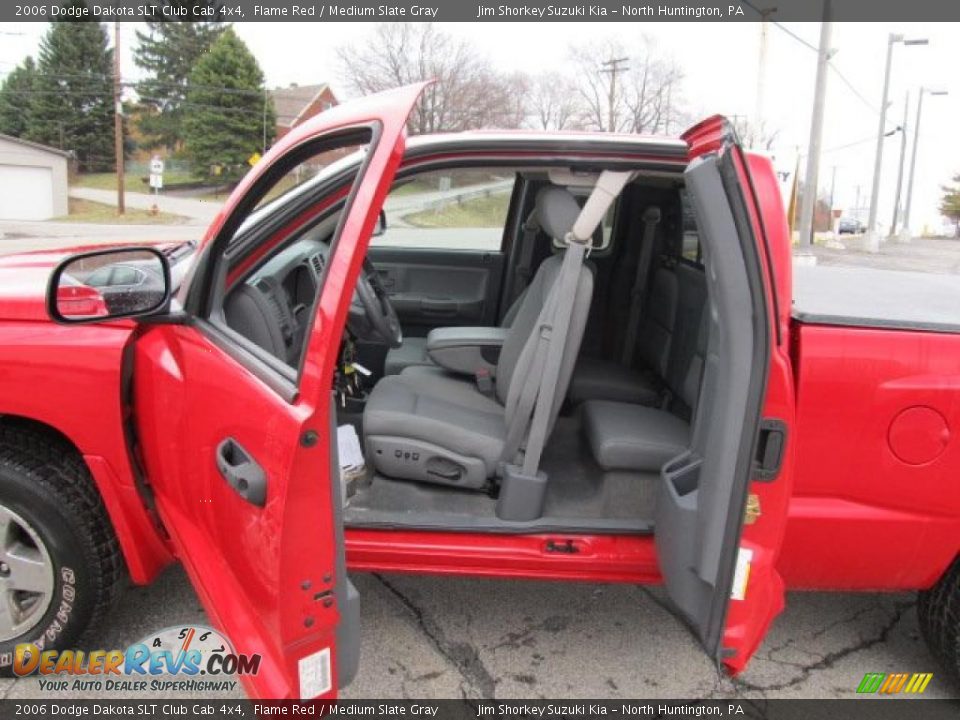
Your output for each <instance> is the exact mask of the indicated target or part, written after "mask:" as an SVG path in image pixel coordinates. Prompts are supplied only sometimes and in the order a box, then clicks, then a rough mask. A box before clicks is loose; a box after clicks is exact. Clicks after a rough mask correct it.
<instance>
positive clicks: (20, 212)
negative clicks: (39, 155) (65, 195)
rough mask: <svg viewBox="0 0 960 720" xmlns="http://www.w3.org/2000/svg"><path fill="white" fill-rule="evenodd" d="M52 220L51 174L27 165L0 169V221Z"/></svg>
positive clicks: (44, 169) (0, 166)
mask: <svg viewBox="0 0 960 720" xmlns="http://www.w3.org/2000/svg"><path fill="white" fill-rule="evenodd" d="M51 217H53V170H52V169H51V168H46V167H35V166H30V165H0V220H47V219H48V218H51Z"/></svg>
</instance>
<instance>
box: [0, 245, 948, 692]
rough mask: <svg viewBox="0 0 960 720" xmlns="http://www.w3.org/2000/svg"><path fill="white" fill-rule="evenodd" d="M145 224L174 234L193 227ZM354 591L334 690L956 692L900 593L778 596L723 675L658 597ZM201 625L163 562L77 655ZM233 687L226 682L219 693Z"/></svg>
mask: <svg viewBox="0 0 960 720" xmlns="http://www.w3.org/2000/svg"><path fill="white" fill-rule="evenodd" d="M0 229H2V228H0ZM153 231H154V232H157V233H161V234H162V233H171V235H172V234H173V233H174V232H176V231H180V233H181V235H189V234H190V232H192V231H193V228H192V227H173V228H159V229H157V228H154V229H153ZM6 232H7V236H6V237H0V254H5V253H8V252H13V251H18V250H23V249H27V248H30V247H33V248H42V247H56V246H62V245H68V244H70V245H72V244H75V243H76V242H77V241H78V240H82V241H87V240H88V239H96V230H95V229H94V230H91V229H89V228H87V229H84V230H83V231H82V232H83V233H86V235H84V236H83V237H78V235H77V232H80V231H77V232H74V233H73V234H71V233H69V232H67V231H65V230H59V231H58V230H57V229H56V228H51V232H50V234H49V235H47V236H41V235H37V234H35V233H34V234H33V235H31V234H29V233H23V232H20V233H19V234H16V233H15V232H14V231H13V230H12V229H11V228H7V229H6ZM122 232H123V233H124V234H125V235H126V236H127V237H130V236H132V235H133V234H134V233H133V232H132V230H131V228H124V229H123V230H122ZM114 237H116V236H114ZM164 237H167V236H166V235H164ZM816 254H817V256H818V262H819V263H821V264H825V265H841V266H844V265H848V266H858V267H862V266H870V267H879V268H886V269H910V270H913V271H923V272H939V273H950V274H957V273H960V242H957V241H952V240H919V241H916V242H914V243H913V244H912V245H910V246H900V245H889V246H885V247H884V249H883V251H882V252H881V253H880V254H879V255H868V254H866V253H862V252H860V251H858V250H857V249H856V248H855V246H854V245H853V244H852V243H851V246H850V247H849V248H848V249H847V250H845V251H840V250H826V249H823V248H818V249H817V250H816ZM355 582H356V584H357V586H358V588H359V589H360V592H361V600H362V660H361V669H360V673H359V676H358V677H357V678H356V680H355V682H354V683H353V684H352V685H351V686H350V687H348V688H347V689H346V690H345V691H344V693H343V694H344V696H346V697H352V698H405V697H411V698H414V697H416V698H446V697H454V698H459V697H469V698H493V697H497V698H511V697H516V698H521V697H523V698H529V697H541V696H542V697H578V698H598V697H600V698H621V697H623V698H628V697H629V698H647V697H662V698H683V697H707V698H732V697H738V698H746V699H763V698H782V697H809V698H844V697H851V696H852V695H853V694H854V691H855V688H856V686H857V684H858V683H859V682H860V680H861V678H862V677H863V675H864V674H865V673H866V672H934V679H933V681H932V682H931V684H930V686H929V688H928V690H927V692H926V696H929V697H958V696H960V689H958V688H956V687H954V686H950V685H948V684H947V683H946V681H945V680H944V679H943V675H942V674H941V673H939V671H938V669H937V668H936V666H935V664H934V662H933V659H932V658H931V656H930V655H929V653H928V651H927V649H926V646H925V644H924V642H923V640H922V638H921V637H920V634H919V630H918V625H917V617H916V607H915V597H914V596H913V595H912V594H893V595H879V594H827V593H806V594H805V593H793V594H790V595H789V597H788V601H787V608H786V610H785V612H784V613H783V614H782V615H781V616H780V617H779V618H778V620H777V621H776V623H775V625H774V627H773V630H772V632H771V633H770V635H769V636H768V638H767V640H766V642H765V643H764V645H763V646H762V647H761V648H760V650H759V652H758V653H757V655H756V657H755V658H754V660H753V662H752V663H751V665H750V667H749V669H748V670H747V671H746V672H745V673H744V674H743V675H742V676H741V677H739V678H737V679H729V678H727V677H725V676H724V675H723V674H722V673H720V672H718V670H717V668H716V667H715V666H714V665H713V663H711V662H710V661H709V660H708V658H707V657H706V655H705V654H704V653H703V652H702V651H701V649H700V647H699V645H698V644H697V642H696V641H695V640H694V638H693V636H692V635H691V634H690V633H689V632H688V631H687V629H686V628H685V627H684V626H683V624H682V623H681V622H680V621H679V620H678V619H677V618H676V617H675V616H674V615H673V613H672V611H671V610H670V608H669V606H668V604H667V603H666V601H665V596H664V594H663V592H662V590H660V589H659V588H642V587H637V586H632V585H620V586H614V585H593V584H563V583H545V582H522V581H494V580H479V579H459V578H457V579H453V578H434V577H401V576H380V575H359V576H356V577H355ZM202 622H204V616H203V612H202V610H201V608H200V607H199V603H198V601H197V599H196V596H195V595H194V593H193V590H192V588H191V587H190V584H189V582H188V581H187V579H186V577H185V575H184V573H183V571H182V570H181V569H180V568H171V569H170V570H168V571H167V572H166V573H165V574H164V575H163V576H162V577H161V578H160V579H159V580H158V581H157V582H156V583H155V584H154V585H152V586H150V587H146V588H130V589H129V590H128V591H127V592H126V593H125V594H124V596H123V600H122V602H121V605H120V607H119V609H118V610H117V612H116V613H115V614H114V615H113V616H112V618H111V621H110V623H109V624H108V625H106V626H104V627H102V628H101V629H100V631H99V633H98V634H97V635H95V636H93V637H91V638H90V639H89V640H88V642H87V643H86V645H85V647H87V648H91V649H92V648H104V649H110V648H123V647H126V646H127V645H128V644H130V643H132V642H134V641H136V640H138V639H140V638H142V637H144V636H145V635H147V633H150V632H153V631H156V630H159V629H161V628H164V627H168V626H172V625H181V624H189V623H202ZM37 682H38V681H37V680H36V679H25V680H16V681H14V680H2V681H0V692H2V695H3V696H4V697H8V698H26V697H37V696H39V695H40V690H39V687H38V684H37ZM241 693H242V689H241V688H240V687H239V686H238V687H237V688H235V689H234V690H233V691H231V692H228V693H226V695H228V696H235V695H240V694H241ZM60 694H61V695H62V696H63V697H78V696H82V694H80V693H76V692H70V691H66V692H63V693H60ZM43 695H44V696H48V695H49V696H54V697H55V696H56V695H57V693H52V694H49V693H47V692H44V693H43ZM204 695H205V696H208V694H204ZM94 696H97V697H99V696H102V695H101V694H100V693H97V694H91V695H90V697H94ZM142 696H143V695H142V693H138V694H137V697H142ZM176 697H182V695H177V696H176Z"/></svg>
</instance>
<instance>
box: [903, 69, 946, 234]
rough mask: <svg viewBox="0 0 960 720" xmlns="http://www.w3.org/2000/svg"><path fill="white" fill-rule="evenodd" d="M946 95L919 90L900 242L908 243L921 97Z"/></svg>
mask: <svg viewBox="0 0 960 720" xmlns="http://www.w3.org/2000/svg"><path fill="white" fill-rule="evenodd" d="M924 93H926V94H927V95H946V94H947V91H946V90H930V89H928V88H925V87H921V88H920V92H919V93H918V97H917V115H916V117H914V118H913V148H912V149H911V150H910V175H909V176H908V177H907V199H906V201H905V202H904V203H903V229H902V230H901V231H900V242H910V205H911V204H912V202H913V173H914V171H915V170H916V169H917V144H918V143H919V142H920V113H921V112H923V95H924Z"/></svg>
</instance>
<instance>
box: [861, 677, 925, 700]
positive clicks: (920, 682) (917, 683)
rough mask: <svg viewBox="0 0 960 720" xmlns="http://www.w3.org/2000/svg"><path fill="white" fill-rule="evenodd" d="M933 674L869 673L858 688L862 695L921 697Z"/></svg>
mask: <svg viewBox="0 0 960 720" xmlns="http://www.w3.org/2000/svg"><path fill="white" fill-rule="evenodd" d="M932 679H933V673H867V674H866V675H864V676H863V680H861V681H860V684H859V685H858V686H857V692H858V693H861V694H873V693H876V694H878V695H896V694H898V693H901V692H902V693H910V694H913V695H919V694H920V693H922V692H923V691H924V690H926V689H927V685H929V684H930V681H931V680H932Z"/></svg>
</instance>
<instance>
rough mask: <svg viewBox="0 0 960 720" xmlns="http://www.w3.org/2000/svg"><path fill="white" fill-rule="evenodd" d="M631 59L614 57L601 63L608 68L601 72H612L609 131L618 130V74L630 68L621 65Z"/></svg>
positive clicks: (608, 99)
mask: <svg viewBox="0 0 960 720" xmlns="http://www.w3.org/2000/svg"><path fill="white" fill-rule="evenodd" d="M629 59H630V58H628V57H622V58H612V59H610V60H607V61H606V62H602V63H600V64H601V65H603V66H604V67H605V68H606V69H605V70H601V71H600V72H604V73H609V74H610V94H609V96H608V97H607V113H608V115H607V118H608V119H607V132H616V131H617V75H618V74H620V73H622V72H626V71H627V70H629V68H622V67H620V66H621V65H622V64H623V63H625V62H627V60H629Z"/></svg>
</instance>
